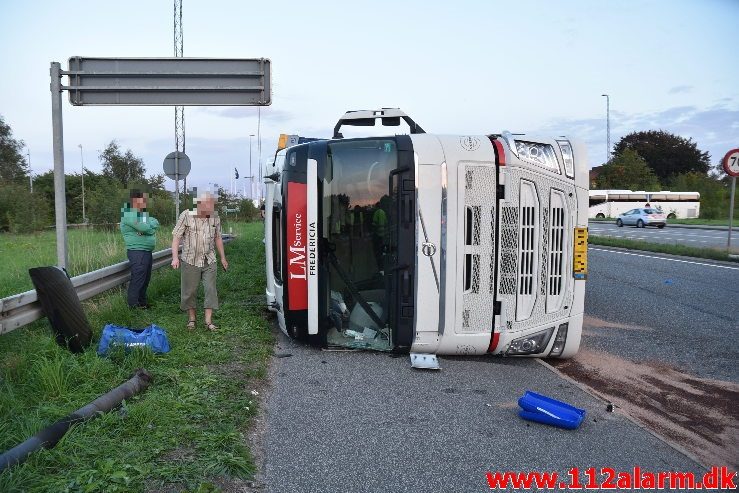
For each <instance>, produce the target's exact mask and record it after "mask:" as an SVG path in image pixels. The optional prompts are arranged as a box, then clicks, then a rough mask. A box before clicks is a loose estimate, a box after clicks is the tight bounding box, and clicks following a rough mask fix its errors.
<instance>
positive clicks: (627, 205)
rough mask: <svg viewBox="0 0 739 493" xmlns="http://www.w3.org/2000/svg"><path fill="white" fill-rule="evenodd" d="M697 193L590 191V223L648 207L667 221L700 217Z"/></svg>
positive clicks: (699, 195) (698, 194)
mask: <svg viewBox="0 0 739 493" xmlns="http://www.w3.org/2000/svg"><path fill="white" fill-rule="evenodd" d="M700 199H701V194H700V193H698V192H670V191H662V192H644V191H639V192H634V191H632V190H590V209H589V211H588V217H589V218H590V219H605V218H607V217H616V216H618V215H619V214H623V213H624V212H626V211H629V210H631V209H636V208H637V207H652V208H654V209H658V210H660V211H662V213H663V214H667V219H675V218H678V219H690V218H697V217H698V216H699V215H700Z"/></svg>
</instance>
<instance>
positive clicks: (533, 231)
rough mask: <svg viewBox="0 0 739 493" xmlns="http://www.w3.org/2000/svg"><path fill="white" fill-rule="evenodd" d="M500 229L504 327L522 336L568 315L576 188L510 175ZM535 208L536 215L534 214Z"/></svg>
mask: <svg viewBox="0 0 739 493" xmlns="http://www.w3.org/2000/svg"><path fill="white" fill-rule="evenodd" d="M506 172H507V176H506V183H505V185H506V200H505V201H504V202H501V207H500V215H499V216H500V222H499V229H498V235H499V236H498V238H499V242H500V243H499V254H498V266H497V270H498V297H497V299H498V300H499V301H501V302H502V303H503V313H501V318H502V322H504V323H505V326H506V330H509V331H516V330H520V329H522V328H525V327H531V326H532V325H541V324H545V323H548V322H551V321H554V320H557V319H558V318H561V317H562V316H564V315H565V314H566V310H567V309H568V308H569V306H570V305H571V302H572V296H573V282H572V277H571V276H570V275H569V272H570V269H571V265H572V264H571V254H569V253H568V252H570V248H571V245H569V244H570V243H571V234H572V228H573V227H574V226H573V225H572V223H571V219H570V216H571V214H572V213H573V212H574V211H575V210H576V199H575V197H576V195H575V193H574V192H575V187H574V185H570V184H569V183H563V182H562V181H561V180H554V179H550V178H547V177H543V176H542V175H540V174H538V173H536V172H533V171H531V170H527V169H521V168H515V167H510V168H508V169H507V170H506ZM532 209H533V211H534V212H533V214H532Z"/></svg>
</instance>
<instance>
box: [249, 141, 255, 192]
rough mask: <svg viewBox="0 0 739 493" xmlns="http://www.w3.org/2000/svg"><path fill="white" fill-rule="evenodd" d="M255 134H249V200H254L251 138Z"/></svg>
mask: <svg viewBox="0 0 739 493" xmlns="http://www.w3.org/2000/svg"><path fill="white" fill-rule="evenodd" d="M252 137H254V134H249V198H250V199H252V200H253V199H254V175H252V173H251V138H252Z"/></svg>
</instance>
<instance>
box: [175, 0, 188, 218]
mask: <svg viewBox="0 0 739 493" xmlns="http://www.w3.org/2000/svg"><path fill="white" fill-rule="evenodd" d="M173 27H174V56H175V58H177V57H182V56H183V55H182V53H183V35H182V0H174V26H173ZM174 146H175V151H179V152H182V153H184V152H185V107H184V106H175V107H174ZM179 161H180V160H179V157H178V155H175V181H174V183H175V185H174V186H175V202H176V204H175V217H176V218H179V217H180V180H179V169H180V163H179ZM184 187H185V190H184V192H185V193H187V182H185V185H184Z"/></svg>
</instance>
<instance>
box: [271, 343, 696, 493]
mask: <svg viewBox="0 0 739 493" xmlns="http://www.w3.org/2000/svg"><path fill="white" fill-rule="evenodd" d="M277 354H278V355H280V356H281V357H278V358H276V359H275V360H274V364H273V366H272V370H271V371H272V379H273V388H272V391H271V393H270V395H269V397H268V398H267V409H266V430H265V435H264V436H265V438H264V465H263V467H262V471H263V474H262V478H261V479H262V481H263V482H264V483H265V484H266V491H269V492H275V493H277V492H279V493H282V492H286V491H290V492H321V493H329V492H347V491H358V492H396V491H398V492H400V491H403V492H419V493H420V492H422V493H429V492H449V491H454V492H477V491H479V492H482V491H490V489H489V487H488V485H487V483H486V479H485V473H486V472H488V471H491V472H494V471H501V472H502V471H507V470H513V471H522V472H529V471H558V473H559V474H560V475H561V476H564V475H565V474H566V472H567V471H568V470H569V469H570V468H571V467H574V466H577V467H580V468H586V467H590V466H595V467H603V466H606V467H613V468H615V469H616V470H621V471H631V469H632V468H633V467H634V466H636V465H638V466H640V467H641V468H642V469H643V470H653V471H662V470H680V471H693V472H695V473H701V472H702V471H704V469H703V468H702V467H701V466H700V465H698V463H696V462H694V461H692V460H691V459H689V458H688V457H686V456H685V455H683V454H681V453H679V452H677V451H676V450H675V449H673V448H671V447H669V446H668V445H666V444H665V443H663V442H662V441H660V440H658V439H657V438H655V437H654V436H652V435H651V434H650V433H648V432H647V431H645V430H644V429H642V428H640V427H638V426H637V425H635V424H634V423H632V422H631V421H629V420H628V419H626V418H625V417H624V416H623V415H621V414H619V413H611V412H607V411H606V408H605V405H604V403H603V402H602V401H600V400H597V399H595V398H593V397H591V396H590V395H588V394H587V393H585V392H583V391H582V390H580V388H578V387H577V386H575V385H574V384H572V383H571V382H569V381H567V380H565V379H563V378H562V377H560V376H559V375H557V374H555V373H554V372H553V371H551V370H550V369H548V368H546V367H545V366H544V365H542V364H540V363H539V362H537V361H535V360H531V359H510V358H507V359H503V358H441V364H442V370H441V371H439V372H429V371H425V372H424V371H418V370H412V369H411V368H410V364H409V360H408V357H407V356H403V357H392V356H390V355H387V354H379V353H369V352H332V351H321V350H318V349H314V348H310V347H305V346H303V345H300V344H297V343H295V342H294V341H291V340H289V339H287V338H286V337H284V336H280V337H279V347H278V348H277ZM288 355H289V356H288ZM527 389H530V390H534V391H538V392H541V393H544V394H547V395H550V396H553V397H556V398H558V399H561V400H564V401H567V402H569V403H571V404H573V405H576V406H578V407H581V408H583V409H585V410H586V411H587V413H588V414H587V416H586V419H585V421H584V422H583V424H582V425H581V427H580V428H579V429H578V430H574V431H567V430H561V429H557V428H553V427H549V426H545V425H539V424H536V423H529V422H526V421H524V420H522V419H521V418H519V417H518V415H517V409H518V407H517V399H518V397H520V396H521V395H522V394H523V393H524V391H525V390H527ZM600 479H602V478H600Z"/></svg>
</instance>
